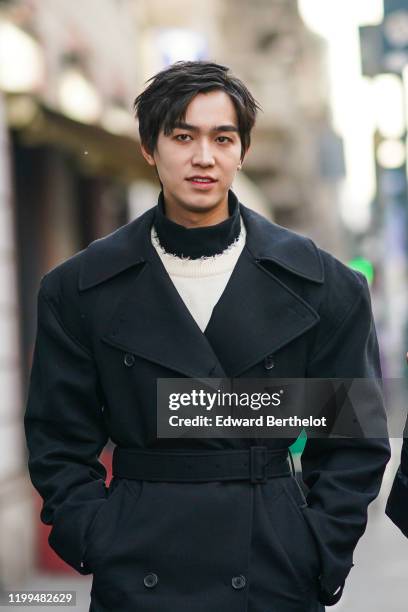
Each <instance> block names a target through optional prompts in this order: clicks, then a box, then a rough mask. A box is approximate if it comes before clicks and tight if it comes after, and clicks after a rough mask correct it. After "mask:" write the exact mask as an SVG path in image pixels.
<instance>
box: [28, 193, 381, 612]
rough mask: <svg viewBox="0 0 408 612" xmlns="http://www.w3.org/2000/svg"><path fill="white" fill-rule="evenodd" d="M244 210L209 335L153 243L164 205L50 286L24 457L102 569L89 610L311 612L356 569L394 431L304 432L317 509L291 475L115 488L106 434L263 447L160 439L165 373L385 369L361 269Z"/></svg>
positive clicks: (123, 442) (59, 533) (88, 559)
mask: <svg viewBox="0 0 408 612" xmlns="http://www.w3.org/2000/svg"><path fill="white" fill-rule="evenodd" d="M240 207H241V214H242V217H243V220H244V223H245V225H246V228H247V242H246V246H245V248H244V250H243V252H242V254H241V256H240V258H239V260H238V263H237V265H236V267H235V269H234V271H233V274H232V276H231V278H230V281H229V283H228V285H227V287H226V289H225V291H224V293H223V295H222V297H221V299H220V300H219V302H218V303H217V305H216V306H215V308H214V311H213V314H212V317H211V320H210V322H209V324H208V327H207V328H206V330H205V333H202V332H201V331H200V329H199V327H198V326H197V324H196V323H195V321H194V319H193V318H192V316H191V315H190V313H189V312H188V311H187V309H186V307H185V305H184V303H183V302H182V300H181V298H180V297H179V295H178V293H177V291H176V289H175V288H174V286H173V284H172V282H171V280H170V278H169V276H168V275H167V273H166V271H165V269H164V267H163V265H162V263H161V261H160V259H159V257H158V256H157V254H156V252H155V250H154V248H153V247H152V245H151V243H150V227H151V224H152V221H153V214H154V208H152V209H150V210H149V211H147V212H146V213H145V214H144V215H143V216H141V217H140V218H138V219H136V220H134V221H132V222H130V223H128V224H126V225H125V226H123V227H121V228H119V229H118V230H117V231H115V232H113V233H112V234H110V235H109V236H106V237H105V238H102V239H100V240H96V241H95V242H93V243H91V244H90V245H89V246H88V247H87V248H86V249H84V250H83V251H81V252H79V253H77V254H75V255H74V256H73V257H71V258H70V259H68V260H66V261H65V262H63V263H62V264H60V265H58V266H57V267H56V268H54V269H53V270H51V271H50V272H48V273H47V274H46V275H45V276H44V277H43V278H42V280H41V287H40V290H39V294H38V329H37V338H36V344H35V352H34V360H33V366H32V371H31V380H30V387H29V393H28V400H27V406H26V414H25V431H26V438H27V444H28V449H29V463H28V465H29V470H30V475H31V479H32V482H33V484H34V486H35V487H36V489H37V490H38V491H39V493H40V494H41V496H42V498H43V500H44V504H43V508H42V511H41V520H42V521H43V522H44V523H46V524H51V525H52V530H51V533H50V537H49V543H50V545H51V546H52V548H53V549H54V550H55V551H56V552H57V553H58V555H60V557H61V558H62V559H64V560H65V561H66V562H67V563H68V564H70V565H71V566H72V567H74V568H75V569H76V570H77V571H78V572H80V573H81V574H89V573H90V572H92V573H93V583H92V591H91V596H92V603H91V608H90V609H91V610H93V611H94V612H102V611H108V610H109V611H117V610H121V611H123V612H130V611H132V612H134V611H138V610H140V612H192V611H194V612H220V611H221V610H222V612H274V611H275V612H306V611H308V612H311V611H312V610H321V609H322V607H321V605H320V604H319V603H318V600H320V601H321V602H323V603H329V604H330V603H333V602H335V601H336V600H337V599H338V598H339V596H340V595H341V590H340V591H339V594H338V595H337V597H332V598H331V597H329V595H330V594H332V593H333V592H334V591H335V590H336V589H337V588H338V587H339V586H340V585H342V584H343V583H344V581H345V578H346V576H347V575H348V573H349V571H350V569H351V567H352V565H353V550H354V548H355V546H356V543H357V541H358V539H359V538H360V536H361V535H362V534H363V532H364V529H365V526H366V520H367V515H366V513H367V506H368V504H369V503H370V502H371V501H372V500H373V499H374V498H375V497H376V496H377V494H378V491H379V488H380V484H381V480H382V476H383V471H384V469H385V465H386V463H387V461H388V459H389V445H388V441H387V440H385V439H377V440H353V439H349V440H347V439H331V440H329V439H326V440H324V439H317V438H314V439H309V441H308V442H307V444H306V448H305V450H304V452H303V456H302V468H303V478H304V481H305V483H306V484H307V486H308V487H309V488H310V492H309V494H308V497H307V503H306V502H305V499H304V497H303V493H302V491H301V490H300V488H299V486H298V485H297V483H296V480H295V479H294V478H272V479H269V480H268V481H267V482H266V483H256V484H253V483H251V482H249V481H245V480H244V481H228V482H200V483H180V482H177V483H174V482H173V483H171V482H151V481H146V480H132V479H127V478H114V479H113V480H112V481H111V484H110V486H109V488H108V489H107V488H106V486H105V477H106V472H105V469H104V467H103V466H102V464H101V463H100V462H99V461H98V457H99V455H100V452H101V450H102V449H103V447H104V446H105V444H106V443H107V441H108V439H109V438H111V440H112V441H113V443H114V444H115V445H118V446H121V447H126V448H133V449H167V450H174V451H176V450H180V449H181V448H183V449H192V450H203V449H207V450H208V449H209V450H216V449H247V448H249V447H250V446H252V445H253V444H254V441H253V440H251V439H216V438H212V439H201V440H198V439H196V440H193V439H192V440H186V439H182V440H175V439H172V440H169V439H157V436H156V380H157V379H158V378H172V377H176V378H180V377H254V378H262V377H271V378H273V377H280V378H282V377H294V378H300V377H319V378H325V377H327V378H330V377H344V378H347V377H354V376H357V377H372V376H379V375H380V366H379V358H378V347H377V340H376V334H375V329H374V324H373V320H372V314H371V307H370V298H369V293H368V288H367V285H366V282H365V280H364V279H363V277H362V276H361V275H359V274H357V273H355V272H353V271H351V270H349V269H348V268H346V267H345V266H343V265H342V264H341V263H340V262H339V261H337V260H336V259H335V258H333V257H332V256H330V255H329V254H328V253H325V252H323V251H321V250H319V249H318V248H317V247H316V246H315V245H314V244H313V242H311V241H310V240H309V239H306V238H304V237H301V236H299V235H297V234H295V233H293V232H290V231H288V230H286V229H283V228H281V227H279V226H277V225H275V224H272V223H270V222H269V221H267V220H265V219H264V218H263V217H261V216H260V215H258V214H256V213H254V212H252V211H250V210H249V209H247V208H246V207H244V206H243V205H240ZM272 365H273V366H274V367H272ZM377 413H378V414H377V415H378V418H380V419H382V418H384V411H383V406H382V404H380V405H379V406H378V407H377ZM292 442H293V439H284V440H283V439H280V440H277V439H268V440H263V441H262V443H263V444H265V445H267V446H268V447H269V448H281V449H287V447H288V446H289V445H290V444H292ZM255 443H258V444H259V440H256V441H255Z"/></svg>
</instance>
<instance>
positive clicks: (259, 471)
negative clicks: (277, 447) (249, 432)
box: [249, 446, 267, 484]
mask: <svg viewBox="0 0 408 612" xmlns="http://www.w3.org/2000/svg"><path fill="white" fill-rule="evenodd" d="M266 464H267V448H266V446H251V447H250V457H249V476H250V481H251V483H253V484H255V483H258V482H266V480H267V478H266Z"/></svg>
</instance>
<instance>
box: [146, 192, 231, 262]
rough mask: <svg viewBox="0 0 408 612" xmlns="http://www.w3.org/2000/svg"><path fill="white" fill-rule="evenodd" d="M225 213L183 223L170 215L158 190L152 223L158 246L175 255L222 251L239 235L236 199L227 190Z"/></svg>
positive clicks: (209, 254) (192, 257)
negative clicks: (194, 221)
mask: <svg viewBox="0 0 408 612" xmlns="http://www.w3.org/2000/svg"><path fill="white" fill-rule="evenodd" d="M226 206H227V210H226V216H224V217H222V218H221V220H220V221H217V218H216V217H212V218H211V219H210V220H209V219H208V217H206V221H207V222H204V223H203V224H202V225H201V224H197V223H196V224H195V225H185V224H183V223H179V222H177V221H175V220H174V219H170V218H169V217H168V215H167V211H166V209H165V201H164V194H163V192H161V193H160V195H159V198H158V202H157V207H156V210H155V218H154V225H155V228H156V231H157V236H158V239H159V242H160V244H161V246H162V247H163V248H164V250H165V251H167V253H173V254H175V255H177V256H178V257H190V258H191V259H196V258H198V257H203V256H204V257H206V256H212V255H216V254H217V253H221V252H223V251H224V250H225V249H226V248H227V247H228V246H229V245H230V244H232V243H233V242H234V241H235V240H236V239H237V238H238V236H239V233H240V229H241V222H240V210H239V202H238V199H237V197H236V195H235V194H234V193H233V192H232V191H231V190H230V191H229V192H228V194H227V202H226Z"/></svg>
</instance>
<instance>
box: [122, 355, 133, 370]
mask: <svg viewBox="0 0 408 612" xmlns="http://www.w3.org/2000/svg"><path fill="white" fill-rule="evenodd" d="M123 363H124V364H125V366H127V367H128V368H131V367H132V365H133V364H134V363H135V356H134V355H132V353H126V355H125V357H124V359H123Z"/></svg>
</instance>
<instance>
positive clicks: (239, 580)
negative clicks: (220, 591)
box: [231, 574, 246, 589]
mask: <svg viewBox="0 0 408 612" xmlns="http://www.w3.org/2000/svg"><path fill="white" fill-rule="evenodd" d="M231 584H232V587H233V588H234V589H243V588H244V586H245V585H246V578H245V576H243V575H242V574H239V576H233V577H232V580H231Z"/></svg>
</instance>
